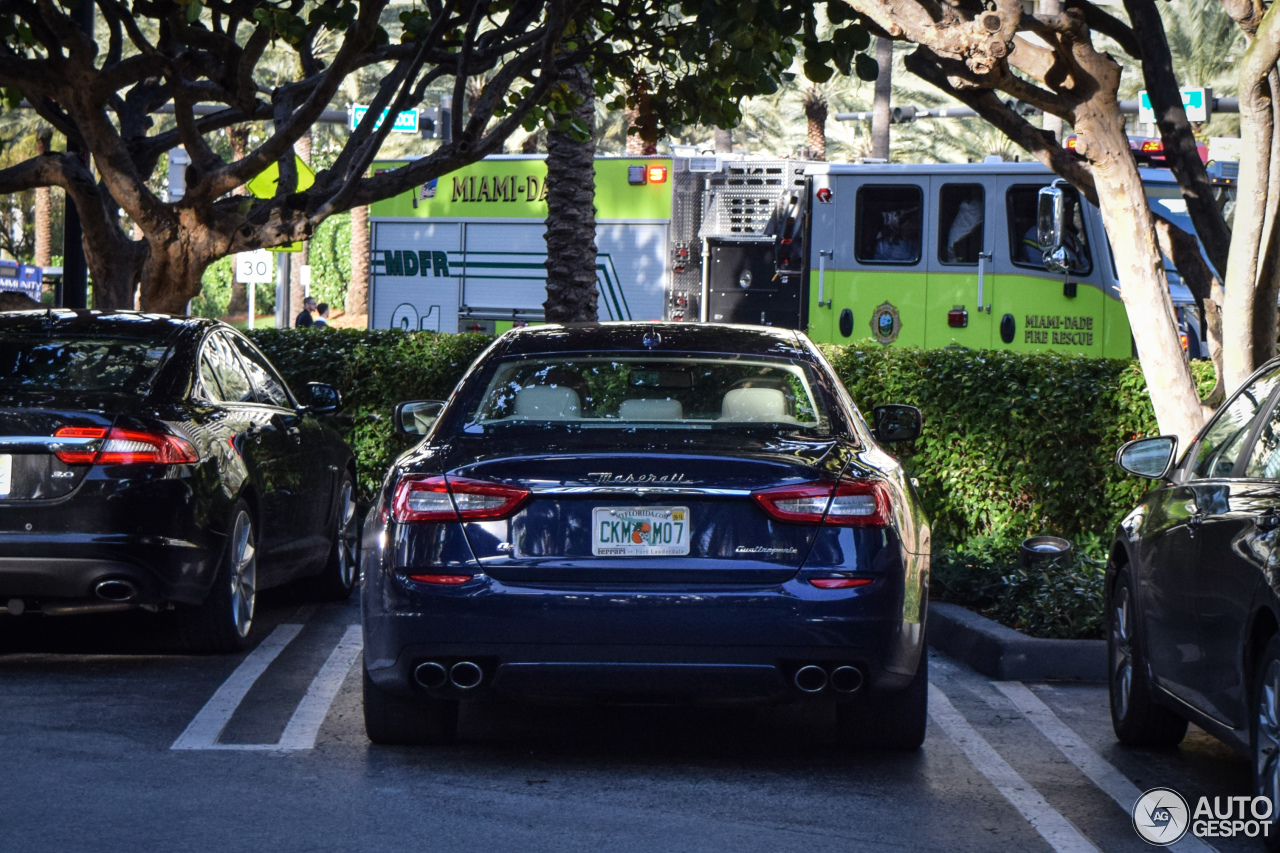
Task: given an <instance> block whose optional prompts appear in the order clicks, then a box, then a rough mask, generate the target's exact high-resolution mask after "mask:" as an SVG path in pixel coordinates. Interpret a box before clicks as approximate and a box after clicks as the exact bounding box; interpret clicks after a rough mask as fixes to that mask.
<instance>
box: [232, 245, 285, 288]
mask: <svg viewBox="0 0 1280 853" xmlns="http://www.w3.org/2000/svg"><path fill="white" fill-rule="evenodd" d="M275 279H276V261H275V256H274V255H272V254H271V253H270V252H268V251H267V250H266V249H258V250H256V251H253V252H241V253H239V254H238V255H236V281H238V282H240V283H241V284H270V283H271V282H273V281H275Z"/></svg>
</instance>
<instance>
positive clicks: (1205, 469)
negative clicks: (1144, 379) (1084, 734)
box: [1107, 359, 1280, 849]
mask: <svg viewBox="0 0 1280 853" xmlns="http://www.w3.org/2000/svg"><path fill="white" fill-rule="evenodd" d="M1177 445H1178V440H1177V439H1176V438H1174V437H1172V436H1159V437H1154V438H1140V439H1137V440H1135V441H1131V442H1129V443H1128V444H1126V445H1124V446H1123V447H1121V448H1120V450H1119V452H1118V453H1117V454H1116V463H1117V464H1118V465H1119V466H1120V467H1121V468H1122V469H1124V470H1125V471H1127V472H1128V473H1131V474H1135V475H1138V476H1141V477H1148V478H1151V479H1153V480H1155V481H1157V482H1156V485H1155V487H1154V488H1153V489H1152V490H1151V491H1149V492H1148V493H1147V494H1146V495H1144V496H1143V497H1142V500H1141V501H1140V502H1139V504H1138V505H1137V506H1136V507H1135V508H1134V509H1133V510H1132V511H1131V512H1130V513H1129V514H1128V515H1126V516H1125V518H1124V520H1123V521H1122V522H1121V523H1120V526H1119V529H1118V531H1117V535H1116V539H1115V542H1114V545H1113V546H1112V550H1111V557H1110V561H1109V563H1108V569H1107V619H1108V648H1109V663H1110V692H1111V717H1112V723H1113V725H1114V728H1115V732H1116V735H1117V736H1118V737H1119V739H1120V740H1121V742H1123V743H1126V744H1129V745H1132V746H1172V745H1175V744H1177V743H1179V742H1181V740H1182V738H1183V736H1184V735H1185V734H1186V730H1187V723H1188V722H1193V723H1195V724H1196V725H1198V726H1200V727H1201V728H1203V729H1204V730H1205V731H1207V732H1209V733H1210V734H1212V735H1214V736H1215V737H1217V738H1219V739H1220V740H1222V741H1223V742H1225V743H1226V744H1227V745H1229V746H1231V747H1233V748H1234V749H1236V750H1237V751H1239V752H1241V753H1242V754H1244V755H1246V756H1248V757H1249V758H1250V759H1251V760H1252V764H1253V777H1254V787H1255V793H1256V794H1258V795H1261V796H1265V797H1268V798H1269V799H1270V800H1271V802H1272V810H1271V814H1272V817H1271V820H1272V821H1273V822H1274V821H1275V818H1276V815H1277V813H1278V811H1280V802H1278V798H1280V630H1278V626H1280V572H1278V569H1280V359H1276V360H1272V361H1270V362H1268V363H1267V364H1266V365H1264V366H1263V367H1262V368H1261V369H1260V370H1258V371H1257V372H1256V373H1255V374H1254V375H1253V376H1251V377H1250V378H1249V380H1248V381H1247V382H1245V384H1244V386H1243V387H1241V388H1240V389H1239V390H1238V391H1237V392H1236V393H1235V395H1234V396H1232V397H1231V398H1230V399H1229V400H1228V401H1227V402H1226V404H1225V405H1223V406H1222V407H1221V408H1220V409H1219V410H1218V412H1217V414H1216V415H1215V416H1214V417H1213V419H1212V420H1210V421H1209V423H1208V424H1207V425H1206V426H1205V427H1204V429H1202V430H1201V431H1200V434H1199V435H1197V436H1196V438H1195V440H1194V441H1193V442H1192V444H1191V446H1190V447H1189V448H1187V450H1186V452H1185V453H1183V454H1182V456H1181V459H1178V455H1177V450H1178V447H1177ZM1175 460H1178V461H1176V462H1175ZM1275 829H1276V827H1274V826H1273V827H1272V831H1271V832H1270V834H1269V838H1268V839H1267V845H1268V849H1277V848H1280V837H1277V833H1276V831H1275Z"/></svg>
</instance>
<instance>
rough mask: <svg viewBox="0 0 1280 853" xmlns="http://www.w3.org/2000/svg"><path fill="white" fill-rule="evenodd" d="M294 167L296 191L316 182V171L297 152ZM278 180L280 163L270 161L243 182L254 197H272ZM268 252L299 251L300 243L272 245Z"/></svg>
mask: <svg viewBox="0 0 1280 853" xmlns="http://www.w3.org/2000/svg"><path fill="white" fill-rule="evenodd" d="M293 161H294V167H295V168H296V169H297V170H298V189H297V191H298V192H303V191H304V190H308V189H310V188H311V187H312V185H314V184H315V182H316V173H315V172H313V171H311V167H310V166H308V165H307V164H306V163H305V162H304V161H303V159H302V158H301V157H299V156H298V155H297V154H295V155H293ZM279 182H280V164H278V163H272V164H271V165H270V166H268V167H267V168H265V169H263V170H262V172H260V173H259V174H258V175H256V176H255V177H253V178H252V179H250V181H249V183H247V184H245V186H246V187H247V188H248V190H249V192H250V193H252V194H253V197H254V198H272V197H273V196H275V194H276V184H278V183H279ZM267 251H268V252H301V251H302V243H292V244H290V245H288V246H274V247H272V248H270V249H268V250H267Z"/></svg>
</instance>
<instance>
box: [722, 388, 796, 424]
mask: <svg viewBox="0 0 1280 853" xmlns="http://www.w3.org/2000/svg"><path fill="white" fill-rule="evenodd" d="M720 420H722V421H737V422H751V421H761V422H768V423H777V422H779V421H783V422H792V421H793V420H794V418H792V417H791V416H790V415H788V414H787V398H786V395H785V394H783V393H782V392H781V391H779V390H778V389H777V388H734V389H733V390H731V391H728V392H726V393H725V395H724V400H723V401H722V402H721V404H720Z"/></svg>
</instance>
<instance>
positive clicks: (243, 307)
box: [226, 127, 249, 317]
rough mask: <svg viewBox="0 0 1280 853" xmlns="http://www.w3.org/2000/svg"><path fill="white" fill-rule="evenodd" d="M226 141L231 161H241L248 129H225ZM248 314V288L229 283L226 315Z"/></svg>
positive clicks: (237, 192)
mask: <svg viewBox="0 0 1280 853" xmlns="http://www.w3.org/2000/svg"><path fill="white" fill-rule="evenodd" d="M226 134H227V141H228V142H230V143H231V159H232V160H243V159H244V157H245V155H246V154H248V153H249V128H247V127H228V128H227V129H226ZM247 192H248V190H247V189H246V188H245V187H242V186H241V187H236V188H235V189H234V190H232V191H231V194H232V195H246V194H247ZM241 314H244V315H245V316H246V317H247V316H248V314H249V287H248V285H246V284H245V283H244V282H242V281H236V280H235V279H232V281H231V299H230V301H229V302H228V303H227V315H228V316H230V317H238V316H239V315H241Z"/></svg>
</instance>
